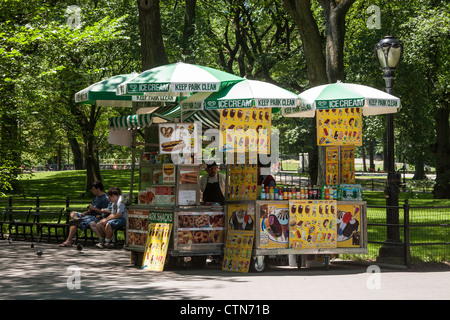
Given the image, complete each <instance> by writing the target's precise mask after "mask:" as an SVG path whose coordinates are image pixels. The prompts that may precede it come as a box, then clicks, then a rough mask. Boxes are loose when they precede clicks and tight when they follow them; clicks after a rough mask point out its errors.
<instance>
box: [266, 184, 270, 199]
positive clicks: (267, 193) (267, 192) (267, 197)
mask: <svg viewBox="0 0 450 320" xmlns="http://www.w3.org/2000/svg"><path fill="white" fill-rule="evenodd" d="M266 200H270V192H269V187H266Z"/></svg>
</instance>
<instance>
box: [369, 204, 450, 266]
mask: <svg viewBox="0 0 450 320" xmlns="http://www.w3.org/2000/svg"><path fill="white" fill-rule="evenodd" d="M389 209H396V210H394V211H398V223H392V222H391V221H389V220H390V219H388V218H389V217H388V215H387V212H390V211H392V210H389ZM389 214H390V213H389ZM367 221H368V223H367V234H368V244H369V256H371V257H374V256H375V257H377V256H378V254H379V252H380V249H381V247H382V246H390V247H392V248H395V247H396V246H397V247H399V248H401V250H397V251H400V252H402V253H403V255H402V262H403V264H404V265H406V266H407V267H409V266H410V265H411V263H414V262H429V261H449V260H450V207H449V206H432V207H431V206H430V207H428V206H427V207H418V206H410V205H409V203H408V201H407V200H406V201H405V203H404V205H403V206H398V207H389V208H388V207H386V206H368V207H367ZM393 234H394V235H398V238H395V236H394V238H393V237H392V235H393Z"/></svg>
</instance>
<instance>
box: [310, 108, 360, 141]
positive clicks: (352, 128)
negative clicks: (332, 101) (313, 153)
mask: <svg viewBox="0 0 450 320" xmlns="http://www.w3.org/2000/svg"><path fill="white" fill-rule="evenodd" d="M317 145H319V146H325V145H339V146H340V145H356V146H361V145H362V112H361V108H339V109H325V110H317Z"/></svg>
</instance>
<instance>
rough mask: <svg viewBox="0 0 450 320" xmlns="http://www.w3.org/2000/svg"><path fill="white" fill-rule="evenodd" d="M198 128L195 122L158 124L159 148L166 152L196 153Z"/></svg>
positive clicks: (161, 151)
mask: <svg viewBox="0 0 450 320" xmlns="http://www.w3.org/2000/svg"><path fill="white" fill-rule="evenodd" d="M198 140H199V139H198V129H197V125H196V123H161V124H159V150H160V153H161V154H167V153H183V154H191V153H197V152H198V150H199V146H198Z"/></svg>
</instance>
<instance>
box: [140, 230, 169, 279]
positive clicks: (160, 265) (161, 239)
mask: <svg viewBox="0 0 450 320" xmlns="http://www.w3.org/2000/svg"><path fill="white" fill-rule="evenodd" d="M171 232H172V224H171V223H151V224H150V226H149V230H148V236H147V244H146V246H145V253H144V259H143V261H142V269H146V270H154V271H163V269H164V263H165V261H166V255H167V248H168V247H169V241H170V233H171Z"/></svg>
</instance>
